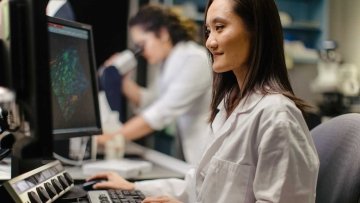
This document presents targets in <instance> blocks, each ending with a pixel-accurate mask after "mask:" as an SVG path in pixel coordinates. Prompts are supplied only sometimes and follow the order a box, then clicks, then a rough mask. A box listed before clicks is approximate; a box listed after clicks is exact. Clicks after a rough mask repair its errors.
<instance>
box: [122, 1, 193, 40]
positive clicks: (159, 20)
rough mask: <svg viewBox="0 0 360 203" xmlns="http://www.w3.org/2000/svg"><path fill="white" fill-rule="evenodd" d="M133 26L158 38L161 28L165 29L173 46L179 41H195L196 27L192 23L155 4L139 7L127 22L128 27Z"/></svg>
mask: <svg viewBox="0 0 360 203" xmlns="http://www.w3.org/2000/svg"><path fill="white" fill-rule="evenodd" d="M135 25H140V26H141V27H142V28H143V29H144V30H145V31H149V32H154V33H155V35H156V36H159V35H158V34H159V32H160V30H161V28H166V29H167V30H168V32H169V35H170V38H171V42H172V44H173V45H175V44H176V43H178V42H180V41H188V40H195V38H196V35H197V26H196V24H195V23H194V22H193V21H191V20H190V19H187V18H184V17H181V16H180V15H178V14H177V13H176V12H174V11H173V10H171V9H170V8H167V7H165V6H161V5H157V4H149V5H145V6H143V7H141V8H140V10H139V12H137V14H136V15H135V16H133V17H132V18H130V20H129V26H130V27H132V26H135Z"/></svg>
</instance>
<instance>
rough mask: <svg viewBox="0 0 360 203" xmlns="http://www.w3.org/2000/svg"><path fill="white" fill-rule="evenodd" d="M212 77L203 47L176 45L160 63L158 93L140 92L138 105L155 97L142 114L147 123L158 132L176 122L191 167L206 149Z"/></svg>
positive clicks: (180, 43)
mask: <svg viewBox="0 0 360 203" xmlns="http://www.w3.org/2000/svg"><path fill="white" fill-rule="evenodd" d="M211 75H212V69H211V65H210V61H209V59H208V55H207V52H206V50H205V48H204V47H202V46H200V45H198V44H196V43H195V42H192V41H188V42H179V43H177V44H176V45H175V47H174V48H173V50H172V51H171V53H170V55H169V56H168V57H167V59H166V61H165V62H164V64H163V67H162V71H161V75H160V79H159V83H158V86H157V91H156V92H157V93H156V94H155V95H149V94H148V92H147V91H145V90H143V91H142V93H141V94H142V95H141V98H142V101H141V106H144V105H146V104H147V103H150V102H151V101H152V98H155V100H154V101H153V102H152V103H151V104H150V105H149V106H148V107H147V108H145V110H144V111H143V112H142V116H143V117H144V119H145V120H146V122H148V123H149V125H150V126H151V127H152V128H153V129H156V130H161V129H163V128H164V127H166V125H169V124H170V123H172V122H174V121H176V127H177V133H179V135H180V136H181V140H182V142H181V144H182V148H183V152H184V156H185V159H186V161H187V162H189V163H191V164H196V163H198V161H199V159H200V155H201V154H202V152H203V150H204V147H205V146H204V144H203V143H204V139H205V136H206V131H205V130H204V129H206V128H207V125H208V124H207V119H208V112H209V106H210V100H211V80H212V76H211Z"/></svg>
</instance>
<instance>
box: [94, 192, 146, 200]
mask: <svg viewBox="0 0 360 203" xmlns="http://www.w3.org/2000/svg"><path fill="white" fill-rule="evenodd" d="M144 199H145V195H144V194H143V193H142V192H141V191H139V190H91V191H88V200H89V202H90V203H140V202H141V201H142V200H144Z"/></svg>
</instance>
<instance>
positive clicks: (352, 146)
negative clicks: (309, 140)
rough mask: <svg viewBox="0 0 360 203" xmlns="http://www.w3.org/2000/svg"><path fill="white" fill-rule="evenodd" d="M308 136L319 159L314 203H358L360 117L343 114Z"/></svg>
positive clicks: (359, 195)
mask: <svg viewBox="0 0 360 203" xmlns="http://www.w3.org/2000/svg"><path fill="white" fill-rule="evenodd" d="M311 134H312V136H313V138H314V142H315V146H316V149H317V152H318V154H319V159H320V171H319V176H318V182H317V189H316V193H317V194H316V203H359V202H360V114H356V113H351V114H344V115H341V116H337V117H335V118H332V119H331V120H329V121H326V122H324V123H322V124H320V125H318V126H317V127H315V128H314V129H313V130H312V131H311Z"/></svg>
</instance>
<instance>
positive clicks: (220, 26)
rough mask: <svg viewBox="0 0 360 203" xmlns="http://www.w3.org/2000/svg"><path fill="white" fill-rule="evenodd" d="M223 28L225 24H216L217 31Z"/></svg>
mask: <svg viewBox="0 0 360 203" xmlns="http://www.w3.org/2000/svg"><path fill="white" fill-rule="evenodd" d="M222 29H224V25H216V26H215V30H216V31H221V30H222Z"/></svg>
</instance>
